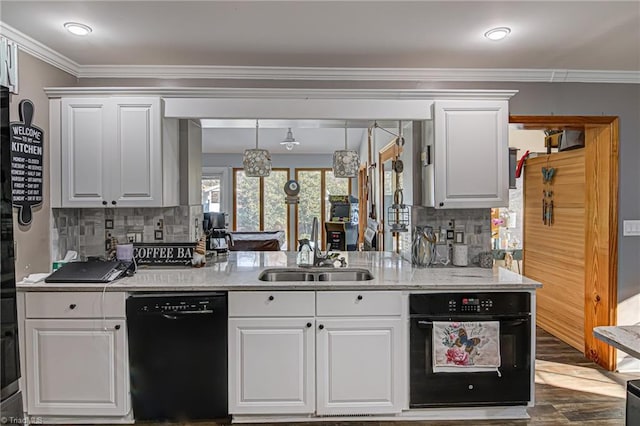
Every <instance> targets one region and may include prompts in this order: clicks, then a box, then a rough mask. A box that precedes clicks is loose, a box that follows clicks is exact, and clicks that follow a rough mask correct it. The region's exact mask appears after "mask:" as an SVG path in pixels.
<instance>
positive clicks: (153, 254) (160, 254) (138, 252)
mask: <svg viewBox="0 0 640 426" xmlns="http://www.w3.org/2000/svg"><path fill="white" fill-rule="evenodd" d="M195 248H196V243H133V257H134V258H135V260H136V263H137V264H138V265H154V266H162V265H191V259H193V251H194V250H195Z"/></svg>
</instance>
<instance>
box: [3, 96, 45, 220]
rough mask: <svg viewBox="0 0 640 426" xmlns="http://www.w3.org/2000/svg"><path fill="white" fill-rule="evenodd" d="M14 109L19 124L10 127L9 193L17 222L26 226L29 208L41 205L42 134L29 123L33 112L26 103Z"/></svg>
mask: <svg viewBox="0 0 640 426" xmlns="http://www.w3.org/2000/svg"><path fill="white" fill-rule="evenodd" d="M18 110H19V113H20V121H17V122H16V121H14V122H12V123H11V124H10V128H11V130H10V134H11V187H12V190H11V192H12V196H13V207H15V208H17V209H18V223H19V224H20V225H22V226H28V225H30V224H31V221H32V220H33V213H32V208H33V207H35V206H39V205H40V204H42V184H43V177H42V151H43V150H42V145H43V141H44V131H43V130H42V129H41V128H39V127H37V126H34V125H33V124H32V121H33V114H34V109H33V103H32V102H31V101H30V100H28V99H25V100H23V101H20V104H19V106H18Z"/></svg>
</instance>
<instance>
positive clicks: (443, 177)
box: [434, 100, 509, 209]
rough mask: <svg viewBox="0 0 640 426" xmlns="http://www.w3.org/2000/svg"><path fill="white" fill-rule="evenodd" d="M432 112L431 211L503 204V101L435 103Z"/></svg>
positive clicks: (506, 171)
mask: <svg viewBox="0 0 640 426" xmlns="http://www.w3.org/2000/svg"><path fill="white" fill-rule="evenodd" d="M434 110H435V111H434V117H435V123H434V137H435V207H436V208H445V209H447V208H476V207H480V208H483V207H506V206H508V203H509V169H508V167H509V146H508V123H509V112H508V101H464V100H455V101H436V102H435V103H434Z"/></svg>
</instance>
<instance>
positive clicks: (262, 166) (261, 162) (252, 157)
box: [242, 120, 271, 177]
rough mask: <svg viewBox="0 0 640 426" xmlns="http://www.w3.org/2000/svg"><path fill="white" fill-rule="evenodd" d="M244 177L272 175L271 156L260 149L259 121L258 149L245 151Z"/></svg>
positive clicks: (243, 161)
mask: <svg viewBox="0 0 640 426" xmlns="http://www.w3.org/2000/svg"><path fill="white" fill-rule="evenodd" d="M242 166H243V167H244V175H245V176H247V177H265V176H269V174H271V154H270V153H269V151H267V150H266V149H259V148H258V120H256V147H255V148H254V149H245V150H244V155H243V156H242Z"/></svg>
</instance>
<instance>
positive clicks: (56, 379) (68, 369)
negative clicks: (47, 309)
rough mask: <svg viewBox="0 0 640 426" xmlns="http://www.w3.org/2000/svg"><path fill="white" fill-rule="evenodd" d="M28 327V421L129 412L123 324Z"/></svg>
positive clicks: (49, 322)
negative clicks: (35, 417)
mask: <svg viewBox="0 0 640 426" xmlns="http://www.w3.org/2000/svg"><path fill="white" fill-rule="evenodd" d="M25 323H26V326H25V331H26V333H25V345H26V362H27V368H25V372H26V375H27V378H26V379H27V389H28V392H27V410H28V413H29V415H59V416H94V417H95V416H124V415H126V414H127V413H128V412H129V410H130V404H129V360H128V359H127V357H128V355H127V354H128V352H127V346H126V333H127V330H126V327H125V320H124V319H119V320H111V319H110V320H104V321H103V320H102V319H86V320H81V319H70V320H57V319H28V320H26V321H25Z"/></svg>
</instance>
